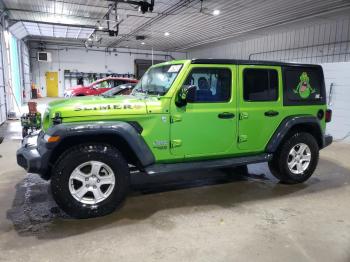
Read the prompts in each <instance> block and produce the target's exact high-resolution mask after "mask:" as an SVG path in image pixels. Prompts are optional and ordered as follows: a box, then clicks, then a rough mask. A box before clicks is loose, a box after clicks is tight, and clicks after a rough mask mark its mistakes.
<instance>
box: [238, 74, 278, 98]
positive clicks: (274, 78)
mask: <svg viewBox="0 0 350 262" xmlns="http://www.w3.org/2000/svg"><path fill="white" fill-rule="evenodd" d="M243 98H244V100H245V101H257V102H259V101H260V102H261V101H276V100H277V99H278V73H277V71H276V70H273V69H255V68H254V69H253V68H248V69H245V70H244V71H243Z"/></svg>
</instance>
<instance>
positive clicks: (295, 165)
mask: <svg viewBox="0 0 350 262" xmlns="http://www.w3.org/2000/svg"><path fill="white" fill-rule="evenodd" d="M310 162H311V150H310V148H309V146H308V145H306V144H304V143H299V144H297V145H295V146H293V147H292V149H291V150H290V151H289V154H288V158H287V164H288V168H289V170H290V172H292V173H293V174H295V175H300V174H303V173H304V172H305V170H306V169H307V168H308V167H309V165H310Z"/></svg>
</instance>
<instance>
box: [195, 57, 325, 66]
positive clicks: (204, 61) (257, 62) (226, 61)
mask: <svg viewBox="0 0 350 262" xmlns="http://www.w3.org/2000/svg"><path fill="white" fill-rule="evenodd" d="M191 63H192V64H233V65H269V66H288V67H316V68H322V67H321V66H320V65H315V64H298V63H286V62H277V61H262V60H240V59H213V58H207V59H192V60H191Z"/></svg>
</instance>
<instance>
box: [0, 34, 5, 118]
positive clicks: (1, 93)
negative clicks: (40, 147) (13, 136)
mask: <svg viewBox="0 0 350 262" xmlns="http://www.w3.org/2000/svg"><path fill="white" fill-rule="evenodd" d="M0 39H1V34H0ZM1 51H2V48H1V43H0V125H1V124H2V123H4V122H5V121H6V97H5V95H6V94H5V84H4V83H5V82H4V71H3V67H2V53H1Z"/></svg>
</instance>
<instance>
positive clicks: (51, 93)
mask: <svg viewBox="0 0 350 262" xmlns="http://www.w3.org/2000/svg"><path fill="white" fill-rule="evenodd" d="M46 90H47V96H48V97H58V72H46Z"/></svg>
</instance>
